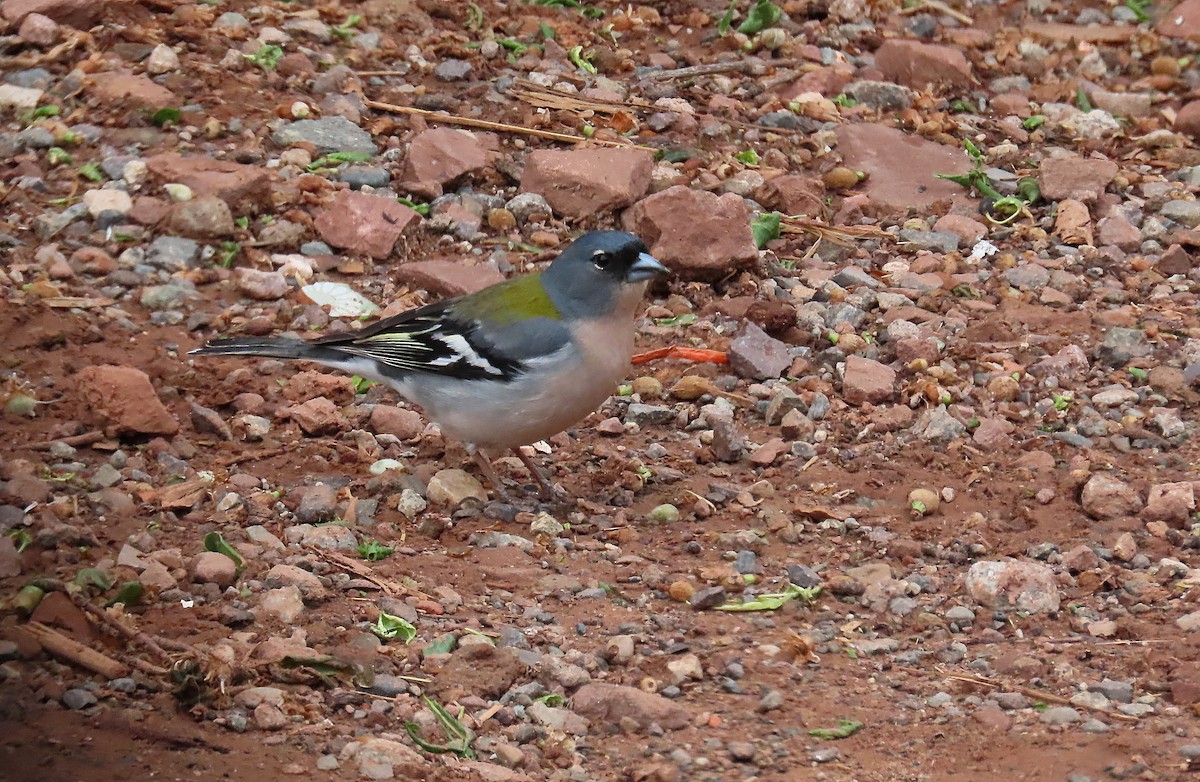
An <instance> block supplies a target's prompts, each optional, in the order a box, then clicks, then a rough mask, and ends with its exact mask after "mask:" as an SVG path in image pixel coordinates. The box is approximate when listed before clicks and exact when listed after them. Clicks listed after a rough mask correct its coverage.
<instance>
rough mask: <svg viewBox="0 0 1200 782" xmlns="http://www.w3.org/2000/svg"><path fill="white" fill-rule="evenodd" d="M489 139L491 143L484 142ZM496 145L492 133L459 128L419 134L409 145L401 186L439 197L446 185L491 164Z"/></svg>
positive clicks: (427, 131) (427, 195)
mask: <svg viewBox="0 0 1200 782" xmlns="http://www.w3.org/2000/svg"><path fill="white" fill-rule="evenodd" d="M485 136H486V137H485ZM489 140H490V142H491V143H490V144H489V143H487V141H489ZM496 146H497V145H496V141H495V137H494V136H492V135H491V134H476V133H472V132H471V131H468V130H462V129H459V128H431V129H430V130H425V131H422V132H420V133H418V134H417V135H416V136H414V137H413V140H412V141H411V142H409V145H408V156H407V157H406V158H405V161H404V173H403V175H402V176H401V178H400V186H401V187H403V188H406V189H407V190H409V191H410V192H413V193H417V194H419V195H423V196H426V197H429V198H436V197H437V196H440V195H441V194H442V189H443V187H444V186H445V185H448V184H450V183H452V182H453V181H454V180H456V179H458V178H460V177H462V176H464V175H466V174H469V173H471V172H473V171H478V170H480V169H482V168H485V167H487V166H488V165H490V164H491V163H492V161H493V160H494V159H495V158H496V153H495V151H494V150H495V149H496Z"/></svg>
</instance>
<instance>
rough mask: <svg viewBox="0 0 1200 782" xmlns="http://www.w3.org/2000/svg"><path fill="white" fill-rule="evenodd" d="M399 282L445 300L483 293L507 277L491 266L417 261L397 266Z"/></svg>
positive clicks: (444, 261)
mask: <svg viewBox="0 0 1200 782" xmlns="http://www.w3.org/2000/svg"><path fill="white" fill-rule="evenodd" d="M395 279H396V282H400V283H404V284H406V285H409V286H412V287H414V288H423V289H425V290H427V291H429V292H430V293H432V294H435V295H437V296H439V297H441V298H446V297H450V296H462V295H464V294H467V293H474V292H475V291H478V290H483V289H484V288H487V287H489V286H491V285H495V284H496V283H498V282H502V281H503V280H504V275H503V274H501V273H500V272H499V271H497V270H496V268H495V267H493V266H489V265H487V264H467V263H462V262H460V261H447V260H437V259H434V260H430V261H414V262H412V263H405V264H402V265H400V266H398V267H396V272H395Z"/></svg>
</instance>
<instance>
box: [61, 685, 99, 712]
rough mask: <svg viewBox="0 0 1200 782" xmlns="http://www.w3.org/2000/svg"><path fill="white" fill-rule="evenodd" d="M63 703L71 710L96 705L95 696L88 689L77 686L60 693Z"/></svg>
mask: <svg viewBox="0 0 1200 782" xmlns="http://www.w3.org/2000/svg"><path fill="white" fill-rule="evenodd" d="M62 702H63V705H64V706H66V707H67V708H68V709H71V710H72V711H79V710H80V709H86V708H87V707H88V706H95V705H96V696H95V695H93V694H92V693H91V692H89V691H88V690H84V689H81V688H79V687H72V688H71V689H69V690H67V691H66V692H64V693H63V695H62Z"/></svg>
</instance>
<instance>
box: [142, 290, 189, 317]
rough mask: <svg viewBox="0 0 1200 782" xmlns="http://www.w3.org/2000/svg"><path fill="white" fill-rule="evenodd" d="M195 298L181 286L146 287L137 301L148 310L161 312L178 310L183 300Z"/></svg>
mask: <svg viewBox="0 0 1200 782" xmlns="http://www.w3.org/2000/svg"><path fill="white" fill-rule="evenodd" d="M195 296H196V292H195V291H193V290H191V289H189V288H185V287H183V286H182V285H147V286H146V287H145V288H142V293H141V295H140V296H139V297H138V301H139V302H140V303H141V305H142V306H143V307H145V308H146V309H148V310H151V311H154V312H162V311H165V310H174V309H178V308H179V307H180V306H182V305H183V302H184V301H185V300H187V299H189V298H195Z"/></svg>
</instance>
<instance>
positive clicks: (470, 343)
mask: <svg viewBox="0 0 1200 782" xmlns="http://www.w3.org/2000/svg"><path fill="white" fill-rule="evenodd" d="M667 273H668V270H667V268H666V267H665V266H664V265H663V264H662V263H660V262H659V261H658V260H656V259H655V258H654V257H653V256H651V255H650V253H649V251H648V250H647V249H646V245H645V244H644V243H643V242H642V240H641V239H640V238H638V237H637V236H635V235H633V234H631V233H626V232H623V231H592V232H589V233H585V234H583V235H582V236H580V237H579V238H578V239H576V240H575V241H573V242H571V243H570V244H569V245H568V246H567V247H566V248H564V249H563V251H562V252H561V253H560V254H559V255H558V257H557V258H555V259H554V260H553V261H552V262H551V263H550V265H549V266H547V267H546V268H545V269H543V270H541V271H535V272H531V273H528V274H524V275H520V276H517V277H513V278H511V279H508V280H504V281H502V282H499V283H496V284H495V285H491V286H489V287H487V288H483V289H481V290H479V291H476V292H474V293H469V294H467V295H464V296H458V297H454V298H449V299H445V300H442V301H437V302H433V303H431V304H426V305H425V306H422V307H418V308H416V309H412V310H408V311H406V312H402V313H400V314H398V315H393V316H391V317H388V318H385V319H383V320H380V321H378V322H377V323H374V324H372V325H369V326H366V327H364V328H362V329H361V330H359V331H355V332H350V333H337V334H328V335H325V336H322V337H317V338H315V339H298V338H294V337H285V336H273V337H263V338H258V337H246V338H242V337H234V338H226V339H216V340H212V341H210V342H208V343H207V344H205V345H204V346H203V347H200V348H197V349H195V350H192V351H191V352H190V353H189V355H193V356H258V357H269V358H279V359H298V360H304V361H311V362H314V363H316V364H320V365H323V366H326V367H330V368H332V369H336V370H340V371H343V372H348V373H351V374H354V375H359V376H361V377H365V378H370V379H373V380H376V381H379V382H382V383H384V384H386V385H388V386H390V387H391V388H393V389H394V390H395V391H396V392H397V393H398V394H399V395H400V396H401V397H403V398H404V399H405V400H407V401H408V402H410V403H412V404H415V405H418V406H419V407H420V408H421V410H422V411H423V413H424V415H425V417H426V418H428V419H429V420H431V421H433V422H435V423H437V424H438V425H439V426H440V427H441V430H442V432H443V433H444V434H447V435H449V436H451V437H453V438H455V439H457V440H460V441H462V442H463V443H464V445H465V446H466V449H467V452H468V453H469V454H470V455H471V457H472V459H473V460H474V461H475V462H476V463H477V464H478V465H479V467H480V470H481V471H482V473H483V475H484V477H485V478H486V479H487V480H488V482H489V483H491V484H492V486H493V487H494V488H495V489H496V490H497V491H499V492H501V493H504V492H505V490H504V486H503V484H502V483H501V482H500V480H499V478H498V476H497V475H496V473H495V471H494V470H493V469H492V466H491V463H490V462H489V461H488V459H487V458H486V456H485V455H484V453H483V452H484V451H488V452H497V451H501V452H502V451H509V450H511V451H513V452H514V453H515V454H516V456H517V457H518V458H519V459H520V460H521V462H522V464H524V465H525V467H526V468H527V469H528V470H529V472H530V473H531V474H532V476H533V478H534V480H535V481H536V482H537V484H538V486H539V488H540V489H541V490H542V491H543V492H544V493H546V494H549V495H551V496H553V497H558V498H560V499H563V498H564V496H563V495H562V493H561V492H559V491H558V490H557V489H556V488H555V487H554V486H553V485H552V484H551V483H550V481H549V480H548V479H547V478H546V477H545V476H544V475H543V474H542V471H541V470H540V469H539V468H538V467H537V465H535V464H534V463H533V461H532V460H531V459H530V458H529V457H528V456H526V455H525V454H524V453H523V452H522V451H521V450H520V447H521V446H523V445H530V444H532V443H536V442H538V441H540V440H545V439H547V438H549V437H551V436H553V435H555V434H558V433H559V432H562V431H564V430H566V429H567V428H569V427H571V426H573V425H575V424H577V423H578V422H579V421H581V420H583V419H584V418H586V417H587V416H588V415H590V414H591V413H593V412H595V411H596V409H597V408H598V407H599V406H600V405H601V404H602V403H603V402H604V400H606V399H608V397H609V396H610V395H611V394H612V393H613V390H614V389H615V387H616V386H617V384H618V383H619V382H620V381H621V380H623V379H624V378H625V377H626V374H627V373H628V371H629V366H630V360H631V358H632V356H633V342H634V332H635V326H636V322H635V315H636V311H637V308H638V305H639V304H640V302H641V300H642V297H643V296H644V294H645V291H646V288H647V286H648V285H649V283H650V282H651V281H652V280H653V279H655V278H657V277H659V276H660V275H664V274H667Z"/></svg>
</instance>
